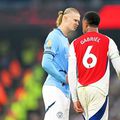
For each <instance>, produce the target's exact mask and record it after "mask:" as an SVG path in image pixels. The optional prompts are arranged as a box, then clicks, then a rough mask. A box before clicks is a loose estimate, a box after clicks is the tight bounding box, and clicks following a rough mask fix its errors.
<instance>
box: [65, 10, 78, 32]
mask: <svg viewBox="0 0 120 120" xmlns="http://www.w3.org/2000/svg"><path fill="white" fill-rule="evenodd" d="M79 23H80V14H79V13H75V12H71V13H69V14H68V15H67V16H66V27H67V28H68V30H69V31H75V30H76V29H77V28H78V26H79Z"/></svg>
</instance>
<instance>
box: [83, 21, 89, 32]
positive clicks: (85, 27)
mask: <svg viewBox="0 0 120 120" xmlns="http://www.w3.org/2000/svg"><path fill="white" fill-rule="evenodd" d="M87 28H88V24H87V21H86V20H84V19H83V20H82V31H83V33H86V32H87Z"/></svg>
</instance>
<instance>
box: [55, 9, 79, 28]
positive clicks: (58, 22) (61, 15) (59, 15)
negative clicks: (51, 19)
mask: <svg viewBox="0 0 120 120" xmlns="http://www.w3.org/2000/svg"><path fill="white" fill-rule="evenodd" d="M70 12H75V13H79V11H78V10H77V9H75V8H66V9H65V10H64V11H59V12H58V17H57V20H56V26H57V27H58V26H59V25H60V24H61V23H62V18H63V15H65V14H69V13H70ZM79 14H80V13H79Z"/></svg>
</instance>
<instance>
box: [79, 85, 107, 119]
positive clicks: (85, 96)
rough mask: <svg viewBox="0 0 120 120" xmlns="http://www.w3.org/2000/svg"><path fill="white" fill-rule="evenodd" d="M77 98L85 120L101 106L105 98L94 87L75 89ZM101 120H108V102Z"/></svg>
mask: <svg viewBox="0 0 120 120" xmlns="http://www.w3.org/2000/svg"><path fill="white" fill-rule="evenodd" d="M77 92H78V97H79V100H80V102H81V104H82V107H83V109H84V116H85V120H89V119H90V118H91V117H92V116H94V115H95V114H96V113H97V112H98V111H99V110H100V108H101V107H102V106H103V104H104V103H105V100H106V96H105V95H104V94H102V92H101V91H100V90H99V89H97V88H96V87H92V86H86V87H78V88H77ZM101 120H108V101H107V107H106V110H105V112H104V115H103V117H102V118H101Z"/></svg>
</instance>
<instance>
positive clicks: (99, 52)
mask: <svg viewBox="0 0 120 120" xmlns="http://www.w3.org/2000/svg"><path fill="white" fill-rule="evenodd" d="M91 38H95V40H98V41H99V42H95V41H94V40H91ZM86 40H88V41H89V42H85V41H86ZM108 44H109V39H108V38H107V37H106V36H104V35H102V34H100V33H96V32H88V33H86V34H85V35H83V36H81V37H79V38H78V39H77V40H76V41H74V43H73V45H74V48H75V54H76V58H77V68H78V79H79V82H80V84H82V85H89V84H91V83H94V82H96V81H98V80H100V79H101V78H102V77H103V76H104V74H105V72H106V66H107V61H108V58H107V52H108ZM90 46H91V49H90V50H89V51H88V49H89V48H90ZM91 55H93V56H95V57H96V64H95V65H93V67H91V66H92V65H91V63H93V62H94V63H95V60H94V59H93V58H92V57H90V56H91ZM83 58H87V59H86V60H85V59H83ZM85 61H86V64H87V65H88V68H87V67H86V64H84V62H85Z"/></svg>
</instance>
